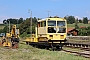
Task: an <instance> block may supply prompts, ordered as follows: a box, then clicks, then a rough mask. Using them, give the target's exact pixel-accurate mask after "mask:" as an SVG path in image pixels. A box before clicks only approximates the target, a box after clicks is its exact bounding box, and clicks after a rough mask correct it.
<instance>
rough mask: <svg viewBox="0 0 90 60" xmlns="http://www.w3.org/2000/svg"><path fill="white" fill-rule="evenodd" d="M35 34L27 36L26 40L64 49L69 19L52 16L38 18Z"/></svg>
mask: <svg viewBox="0 0 90 60" xmlns="http://www.w3.org/2000/svg"><path fill="white" fill-rule="evenodd" d="M35 29H36V30H35V34H32V37H30V38H26V40H25V41H24V42H26V43H27V44H29V45H33V46H37V47H41V48H42V47H43V48H47V49H49V48H52V49H54V47H56V48H57V49H62V46H63V44H64V42H66V36H67V20H66V19H64V18H59V17H51V18H45V19H41V20H38V24H37V27H36V28H35Z"/></svg>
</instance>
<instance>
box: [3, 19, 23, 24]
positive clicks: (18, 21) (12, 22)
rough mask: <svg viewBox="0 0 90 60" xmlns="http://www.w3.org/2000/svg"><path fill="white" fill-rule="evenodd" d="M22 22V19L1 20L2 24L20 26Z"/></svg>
mask: <svg viewBox="0 0 90 60" xmlns="http://www.w3.org/2000/svg"><path fill="white" fill-rule="evenodd" d="M23 21H24V19H23V18H22V17H21V18H19V19H12V18H9V19H5V20H3V23H4V24H7V23H9V22H10V24H20V23H22V22H23Z"/></svg>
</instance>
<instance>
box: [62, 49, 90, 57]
mask: <svg viewBox="0 0 90 60" xmlns="http://www.w3.org/2000/svg"><path fill="white" fill-rule="evenodd" d="M63 51H65V52H68V53H71V54H74V55H75V56H82V57H85V58H90V51H84V52H76V51H72V50H64V49H63Z"/></svg>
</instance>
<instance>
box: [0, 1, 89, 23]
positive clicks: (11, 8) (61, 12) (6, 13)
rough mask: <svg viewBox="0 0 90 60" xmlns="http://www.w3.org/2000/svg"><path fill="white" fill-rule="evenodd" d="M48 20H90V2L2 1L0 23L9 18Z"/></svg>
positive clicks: (0, 4) (0, 3)
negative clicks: (72, 18) (57, 18)
mask: <svg viewBox="0 0 90 60" xmlns="http://www.w3.org/2000/svg"><path fill="white" fill-rule="evenodd" d="M29 9H30V12H31V11H32V17H38V18H46V17H48V13H49V16H56V15H57V16H59V17H64V16H67V15H69V16H70V15H72V16H75V17H76V18H79V19H81V18H83V17H88V18H90V0H0V23H2V21H3V20H4V19H8V18H21V17H22V18H24V19H26V18H29V17H30V13H28V10H29ZM47 11H49V12H47Z"/></svg>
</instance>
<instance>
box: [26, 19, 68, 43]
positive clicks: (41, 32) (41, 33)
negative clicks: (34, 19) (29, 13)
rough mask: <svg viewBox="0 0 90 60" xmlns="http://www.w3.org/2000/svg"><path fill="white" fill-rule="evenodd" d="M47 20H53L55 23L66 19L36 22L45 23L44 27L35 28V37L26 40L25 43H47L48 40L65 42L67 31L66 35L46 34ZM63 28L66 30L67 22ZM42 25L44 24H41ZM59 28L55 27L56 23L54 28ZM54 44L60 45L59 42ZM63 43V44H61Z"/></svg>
mask: <svg viewBox="0 0 90 60" xmlns="http://www.w3.org/2000/svg"><path fill="white" fill-rule="evenodd" d="M48 20H55V21H56V22H57V21H65V22H66V19H64V18H45V19H42V20H38V22H44V21H46V26H43V27H38V28H37V27H36V30H35V31H36V34H35V37H32V38H26V40H25V42H39V41H48V40H65V38H66V36H67V30H66V33H57V32H56V33H48V32H47V28H48V22H47V21H48ZM65 24H66V25H65V28H66V29H67V22H66V23H65ZM43 25H44V24H43ZM58 27H59V26H57V23H56V28H58ZM54 43H60V42H54ZM62 43H64V42H62Z"/></svg>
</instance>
